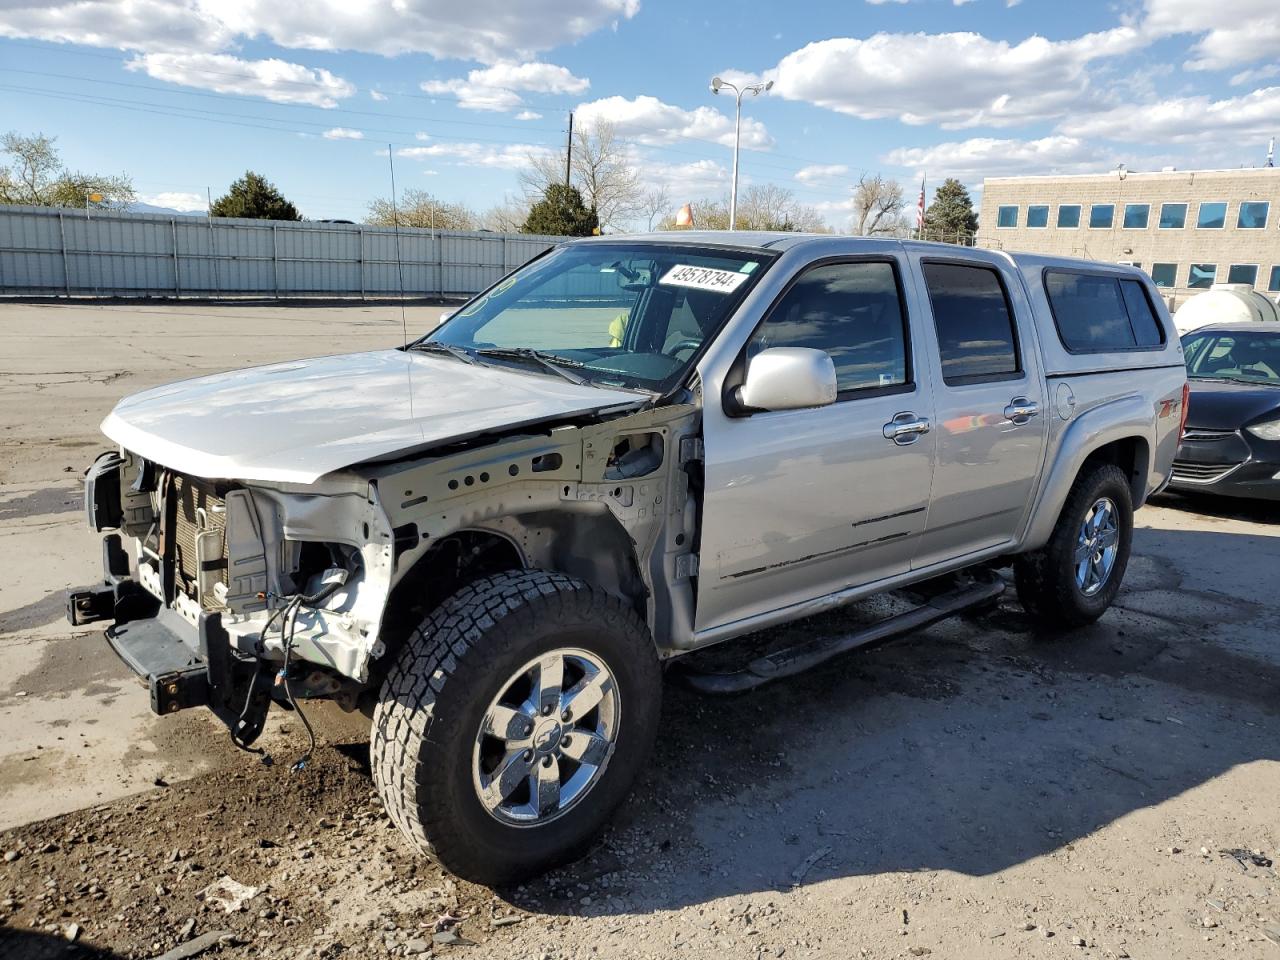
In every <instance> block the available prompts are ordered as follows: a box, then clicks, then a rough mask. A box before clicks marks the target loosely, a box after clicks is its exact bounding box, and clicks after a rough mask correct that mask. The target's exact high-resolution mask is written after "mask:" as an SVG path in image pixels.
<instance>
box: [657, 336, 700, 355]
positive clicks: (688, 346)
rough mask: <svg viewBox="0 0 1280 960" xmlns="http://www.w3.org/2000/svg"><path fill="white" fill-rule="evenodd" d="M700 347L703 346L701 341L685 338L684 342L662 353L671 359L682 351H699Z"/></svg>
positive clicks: (681, 341) (679, 342)
mask: <svg viewBox="0 0 1280 960" xmlns="http://www.w3.org/2000/svg"><path fill="white" fill-rule="evenodd" d="M700 346H702V341H701V340H695V339H694V338H693V337H685V338H684V339H683V340H680V341H678V342H677V343H675V344H674V345H672V347H671V348H670V349H669V350H664V351H662V352H663V353H665V354H666V355H667V356H669V357H674V356H675V355H676V354H677V353H679V352H680V351H681V350H697V349H698V348H699V347H700Z"/></svg>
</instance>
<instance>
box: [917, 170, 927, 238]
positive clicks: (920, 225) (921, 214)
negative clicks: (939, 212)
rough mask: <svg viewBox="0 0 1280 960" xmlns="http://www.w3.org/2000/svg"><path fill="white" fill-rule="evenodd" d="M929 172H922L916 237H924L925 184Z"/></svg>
mask: <svg viewBox="0 0 1280 960" xmlns="http://www.w3.org/2000/svg"><path fill="white" fill-rule="evenodd" d="M927 176H928V174H926V173H923V172H922V173H921V174H920V199H919V200H918V201H917V202H916V239H917V240H923V239H924V185H925V180H926V178H927Z"/></svg>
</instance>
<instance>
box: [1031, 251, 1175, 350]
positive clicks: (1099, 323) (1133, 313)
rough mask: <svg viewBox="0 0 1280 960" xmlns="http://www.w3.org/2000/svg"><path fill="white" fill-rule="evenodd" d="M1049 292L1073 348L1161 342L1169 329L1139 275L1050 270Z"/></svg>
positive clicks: (1061, 332)
mask: <svg viewBox="0 0 1280 960" xmlns="http://www.w3.org/2000/svg"><path fill="white" fill-rule="evenodd" d="M1044 288H1045V293H1046V294H1047V295H1048V297H1049V306H1050V308H1051V309H1052V311H1053V320H1054V323H1055V324H1056V325H1057V327H1058V336H1059V337H1060V338H1061V340H1062V344H1063V346H1065V347H1066V348H1067V349H1068V350H1070V351H1071V352H1072V353H1102V352H1106V351H1110V350H1133V349H1135V348H1142V347H1158V346H1159V345H1160V344H1162V343H1164V331H1163V330H1162V329H1161V327H1160V322H1159V320H1158V319H1157V318H1156V315H1155V311H1154V309H1152V306H1151V301H1150V300H1149V299H1148V298H1147V293H1146V290H1144V289H1143V287H1142V284H1141V283H1139V282H1138V281H1137V280H1124V279H1121V278H1119V277H1114V276H1107V275H1105V274H1096V273H1075V272H1069V271H1057V270H1050V271H1047V272H1046V273H1045V275H1044Z"/></svg>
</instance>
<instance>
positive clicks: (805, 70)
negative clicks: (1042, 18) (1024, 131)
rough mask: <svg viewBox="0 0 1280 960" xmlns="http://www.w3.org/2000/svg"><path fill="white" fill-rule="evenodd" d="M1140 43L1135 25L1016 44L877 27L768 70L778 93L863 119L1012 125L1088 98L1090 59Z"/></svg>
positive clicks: (818, 45) (815, 46)
mask: <svg viewBox="0 0 1280 960" xmlns="http://www.w3.org/2000/svg"><path fill="white" fill-rule="evenodd" d="M1144 42H1145V41H1144V40H1143V38H1142V36H1141V35H1140V33H1139V32H1138V31H1137V30H1136V29H1134V28H1132V27H1117V28H1115V29H1113V30H1106V31H1103V32H1101V33H1093V34H1087V35H1085V36H1082V37H1079V38H1077V39H1074V40H1058V41H1052V40H1046V39H1045V38H1043V37H1038V36H1033V37H1030V38H1028V39H1026V40H1023V41H1022V42H1021V43H1017V44H1010V43H1008V42H1006V41H1003V40H991V39H988V38H987V37H984V36H982V35H981V34H977V33H942V34H926V33H911V34H904V33H877V34H875V35H874V36H871V37H867V38H865V39H858V38H853V37H837V38H834V39H830V40H820V41H817V42H815V43H811V44H808V45H807V46H805V47H802V48H800V49H799V50H796V51H794V52H792V53H790V54H788V55H787V56H785V57H784V58H783V59H782V60H781V61H780V62H779V63H778V65H777V66H776V67H775V68H774V69H773V70H770V71H768V72H767V73H766V74H765V76H766V77H768V78H771V79H773V80H774V81H775V83H776V86H775V87H774V92H775V93H777V94H779V95H780V96H783V97H785V98H787V99H789V100H804V101H807V102H809V103H814V104H817V105H819V106H823V107H827V108H829V109H831V110H835V111H837V112H840V113H845V114H849V115H851V116H855V117H859V118H861V119H864V120H875V119H882V118H886V117H896V118H898V119H900V120H901V121H903V122H904V123H908V124H928V123H939V124H941V125H942V126H943V127H946V128H961V127H971V126H996V127H999V126H1011V125H1015V124H1022V123H1029V122H1033V121H1037V120H1043V119H1045V118H1047V117H1056V116H1060V115H1062V114H1064V113H1065V112H1066V111H1067V110H1068V109H1069V108H1071V107H1072V106H1074V105H1077V104H1079V103H1080V102H1082V101H1083V100H1084V99H1085V96H1086V93H1087V92H1088V88H1089V68H1090V64H1091V63H1092V62H1093V61H1095V60H1098V59H1100V58H1104V57H1111V56H1117V55H1120V54H1123V53H1128V52H1130V51H1132V50H1135V49H1138V48H1139V47H1141V46H1142V45H1143V43H1144Z"/></svg>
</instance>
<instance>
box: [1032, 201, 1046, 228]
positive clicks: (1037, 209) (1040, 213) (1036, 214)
mask: <svg viewBox="0 0 1280 960" xmlns="http://www.w3.org/2000/svg"><path fill="white" fill-rule="evenodd" d="M1027 226H1028V227H1047V226H1049V207H1048V205H1046V204H1036V205H1034V206H1030V207H1027Z"/></svg>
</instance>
